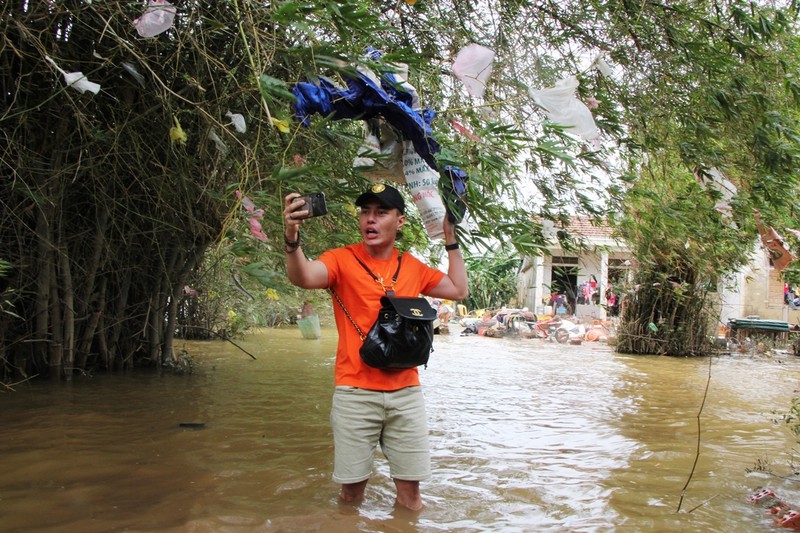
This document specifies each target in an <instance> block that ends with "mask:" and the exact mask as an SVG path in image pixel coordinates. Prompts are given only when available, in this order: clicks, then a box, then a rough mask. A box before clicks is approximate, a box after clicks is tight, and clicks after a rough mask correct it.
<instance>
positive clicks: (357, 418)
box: [283, 184, 468, 511]
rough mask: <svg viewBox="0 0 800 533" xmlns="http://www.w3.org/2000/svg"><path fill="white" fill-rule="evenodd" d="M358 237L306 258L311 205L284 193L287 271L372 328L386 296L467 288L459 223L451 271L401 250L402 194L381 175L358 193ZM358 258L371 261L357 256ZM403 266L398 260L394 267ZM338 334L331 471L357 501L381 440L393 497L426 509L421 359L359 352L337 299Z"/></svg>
mask: <svg viewBox="0 0 800 533" xmlns="http://www.w3.org/2000/svg"><path fill="white" fill-rule="evenodd" d="M355 203H356V206H358V207H359V208H360V209H359V217H358V224H359V229H360V232H361V238H362V241H361V242H359V243H358V244H353V245H350V246H345V247H342V248H336V249H333V250H328V251H326V252H324V253H323V254H322V255H321V256H320V257H319V259H317V260H314V261H308V260H306V257H305V255H304V254H303V251H302V250H301V248H300V232H299V224H300V223H302V221H303V220H304V219H305V218H306V217H307V215H308V207H306V206H305V202H304V200H302V199H301V197H300V195H299V194H297V193H291V194H288V195H287V196H286V199H285V208H284V212H283V213H284V220H285V226H286V227H285V233H284V239H285V243H286V247H285V251H286V269H287V273H288V276H289V280H290V281H291V282H292V283H293V284H295V285H297V286H298V287H302V288H304V289H333V290H334V291H336V294H337V295H338V297H339V298H340V299H341V301H342V304H343V305H344V307H345V308H346V309H347V311H348V313H349V314H350V317H351V318H352V319H353V321H354V322H355V323H356V324H357V325H358V327H359V329H360V330H361V331H362V332H363V333H365V334H366V332H367V331H369V329H370V328H371V327H372V324H373V323H374V322H375V317H376V316H377V313H378V310H379V309H380V307H381V304H380V299H381V296H383V295H384V294H386V291H389V290H393V291H394V293H395V295H396V296H418V295H419V294H426V295H428V296H432V297H435V298H445V299H449V300H462V299H464V298H466V296H467V294H468V288H467V272H466V268H465V266H464V259H463V257H462V256H461V252H460V250H459V247H458V242H457V241H456V235H455V227H454V225H453V224H452V223H451V222H450V221H449V220H448V217H447V216H445V217H444V221H443V229H444V235H445V249H446V250H447V252H448V258H449V267H448V271H447V274H445V273H444V272H441V271H439V270H436V269H433V268H430V267H428V266H426V265H425V264H423V263H422V262H421V261H419V260H418V259H416V258H415V257H413V256H412V255H411V254H403V255H402V258H401V257H400V253H399V252H398V250H397V248H396V247H395V240H396V239H397V236H398V235H399V233H400V230H401V229H402V227H403V225H404V224H405V221H406V218H405V202H404V200H403V197H402V195H401V194H400V192H399V191H397V189H394V188H393V187H390V186H388V185H383V184H376V185H374V186H373V187H372V188H371V189H370V190H368V191H366V192H365V193H363V194H362V195H360V196H359V197H358V198H357V199H356V202H355ZM359 261H361V262H362V263H363V264H364V265H366V267H367V268H368V269H369V270H370V271H371V273H372V274H370V273H368V272H367V271H366V269H365V268H364V267H363V266H362V265H361V264H360V263H359ZM398 267H399V270H398ZM334 314H335V317H336V327H337V330H338V332H339V344H338V347H337V350H336V365H335V372H334V374H335V380H334V381H335V386H336V388H335V392H334V396H333V406H332V408H331V424H332V427H333V435H334V450H335V451H334V473H333V479H334V481H336V482H337V483H340V484H341V486H342V490H341V498H342V500H344V501H347V502H358V501H361V500H362V499H363V497H364V491H365V489H366V486H367V482H368V481H369V477H370V474H371V470H372V459H373V456H374V452H375V449H376V447H377V445H378V444H380V445H381V450H382V451H383V453H384V455H386V458H387V459H388V461H389V466H390V472H391V476H392V479H393V480H394V483H395V487H396V488H397V500H396V504H397V505H399V506H402V507H405V508H408V509H411V510H414V511H418V510H420V509H422V507H423V505H422V498H421V496H420V490H419V482H420V481H421V480H423V479H426V478H427V477H428V476H429V475H430V446H429V444H428V428H427V417H426V414H425V404H424V399H423V396H422V390H421V388H420V383H419V373H418V371H417V369H416V368H411V369H407V370H392V371H386V370H381V369H377V368H373V367H370V366H368V365H366V364H364V363H363V362H362V361H361V357H360V355H359V349H360V348H361V345H362V341H361V338H360V336H359V334H358V332H357V331H356V328H355V326H354V325H353V323H352V322H351V320H350V318H348V317H347V315H346V314H345V312H344V310H343V309H342V307H341V306H340V305H338V304H335V305H334Z"/></svg>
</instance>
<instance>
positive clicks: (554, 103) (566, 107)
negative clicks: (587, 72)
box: [528, 76, 600, 141]
mask: <svg viewBox="0 0 800 533" xmlns="http://www.w3.org/2000/svg"><path fill="white" fill-rule="evenodd" d="M577 89H578V78H576V77H575V76H570V77H569V78H564V79H563V80H561V81H559V82H558V83H556V85H555V87H550V88H547V89H528V92H529V94H530V96H531V98H533V100H534V101H535V102H536V103H537V104H539V105H540V106H541V107H542V108H544V110H545V112H546V113H547V116H548V117H549V118H550V120H552V121H553V122H555V123H556V124H560V125H562V126H566V127H567V128H569V129H568V130H567V132H568V133H573V134H575V135H577V136H578V137H581V138H582V139H584V140H587V141H593V140H595V139H597V138H598V137H600V130H599V129H597V125H596V124H595V123H594V117H592V112H591V111H590V110H589V108H588V107H586V104H584V103H583V102H581V101H580V100H578V99H577V98H576V97H575V92H576V90H577Z"/></svg>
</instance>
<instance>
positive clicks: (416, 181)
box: [403, 141, 446, 240]
mask: <svg viewBox="0 0 800 533" xmlns="http://www.w3.org/2000/svg"><path fill="white" fill-rule="evenodd" d="M403 174H404V175H405V178H406V184H407V185H408V189H409V191H410V192H411V197H412V198H413V199H414V203H415V204H416V206H417V211H418V212H419V216H420V218H421V219H422V223H423V225H424V226H425V231H426V232H427V234H428V237H430V238H431V239H433V240H436V239H441V238H443V237H444V229H443V228H442V223H443V222H444V216H445V213H446V211H445V208H444V203H442V197H441V196H439V173H438V172H437V171H435V170H433V169H432V168H431V167H430V166H428V163H426V162H425V160H424V159H422V158H421V157H420V156H419V154H417V152H416V150H414V143H412V142H411V141H403Z"/></svg>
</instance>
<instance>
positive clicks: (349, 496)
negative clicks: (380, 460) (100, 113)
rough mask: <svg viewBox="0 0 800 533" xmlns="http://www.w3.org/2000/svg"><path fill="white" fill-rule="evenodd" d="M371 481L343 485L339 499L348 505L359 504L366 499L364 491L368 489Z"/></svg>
mask: <svg viewBox="0 0 800 533" xmlns="http://www.w3.org/2000/svg"><path fill="white" fill-rule="evenodd" d="M368 481H369V479H365V480H364V481H359V482H358V483H343V484H342V491H341V492H340V493H339V497H340V498H341V499H342V501H343V502H348V503H358V502H360V501H361V500H363V499H364V490H366V488H367V482H368Z"/></svg>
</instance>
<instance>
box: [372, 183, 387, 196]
mask: <svg viewBox="0 0 800 533" xmlns="http://www.w3.org/2000/svg"><path fill="white" fill-rule="evenodd" d="M384 190H386V185H384V184H383V183H376V184H375V185H373V186H372V192H374V193H375V194H378V193H382V192H383V191H384Z"/></svg>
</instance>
